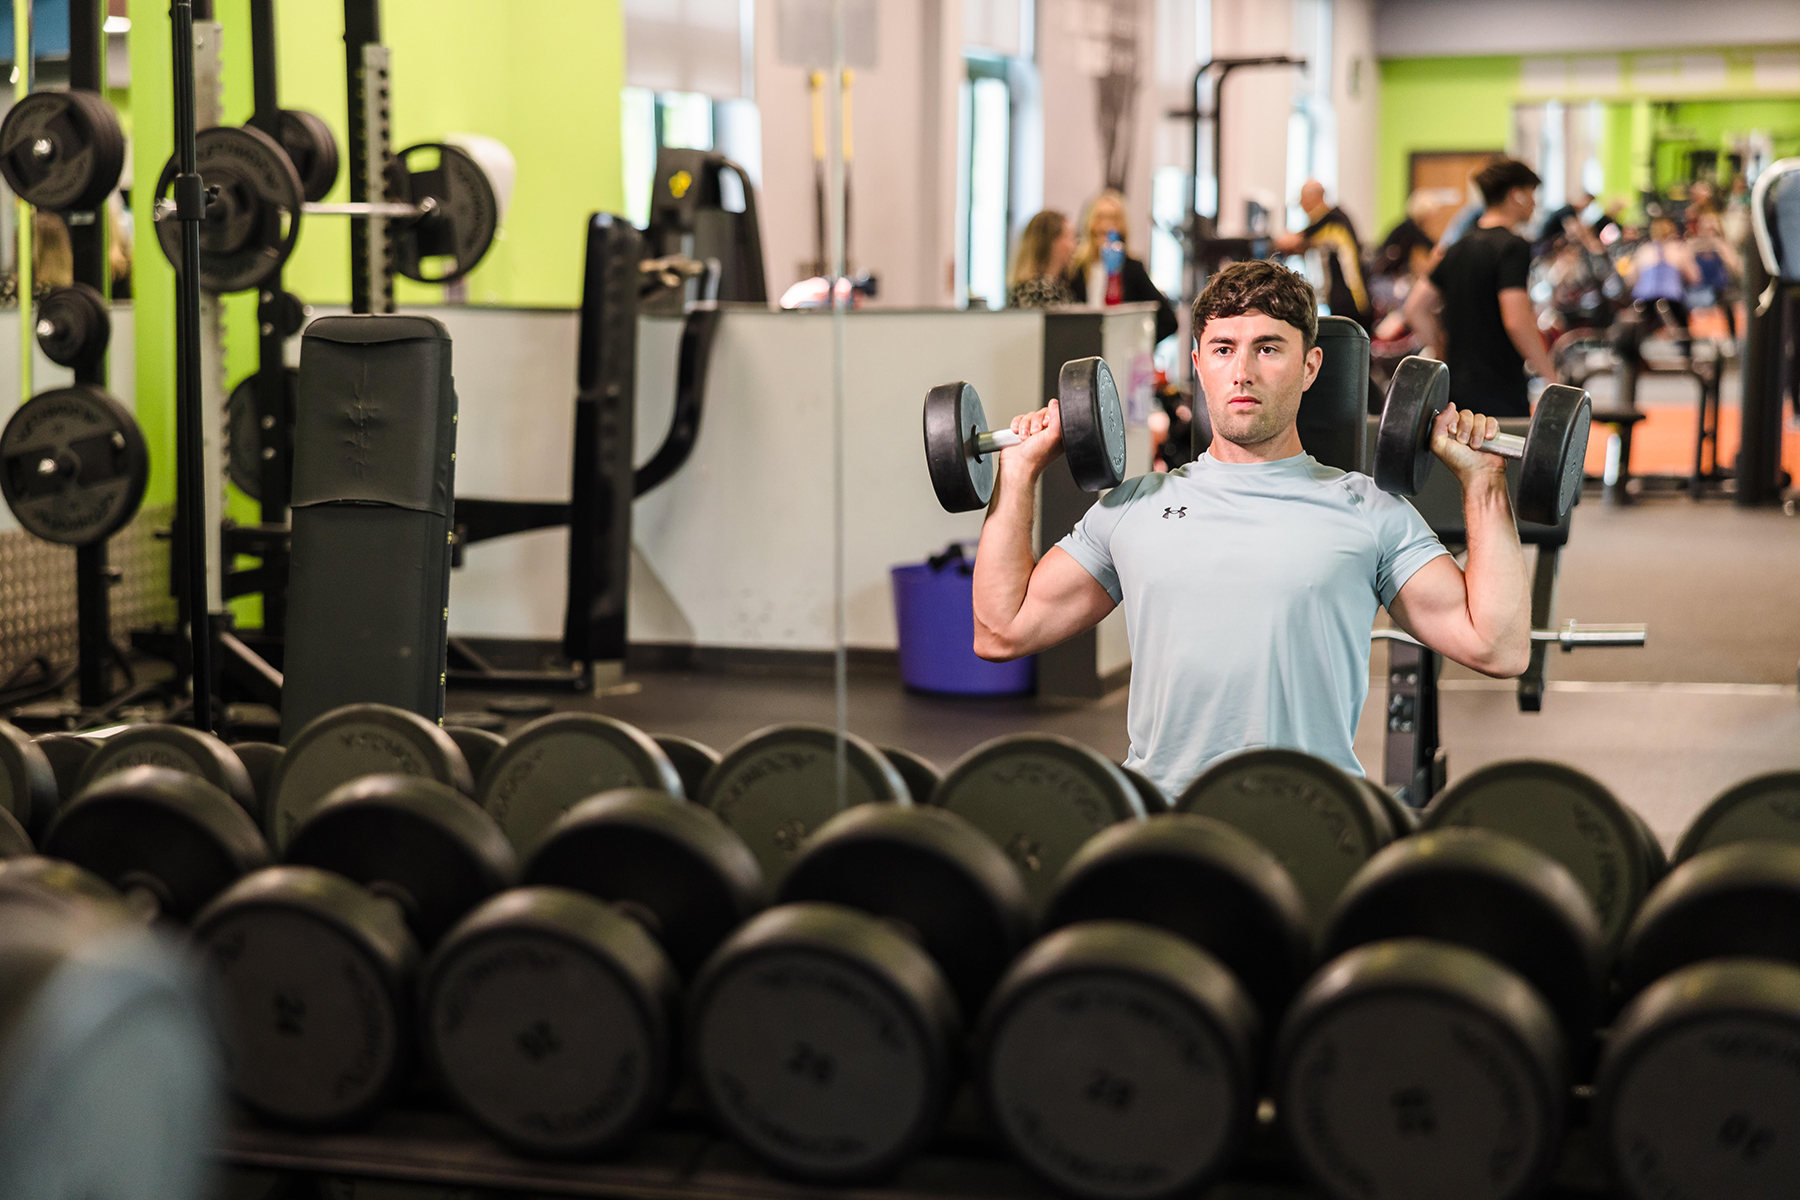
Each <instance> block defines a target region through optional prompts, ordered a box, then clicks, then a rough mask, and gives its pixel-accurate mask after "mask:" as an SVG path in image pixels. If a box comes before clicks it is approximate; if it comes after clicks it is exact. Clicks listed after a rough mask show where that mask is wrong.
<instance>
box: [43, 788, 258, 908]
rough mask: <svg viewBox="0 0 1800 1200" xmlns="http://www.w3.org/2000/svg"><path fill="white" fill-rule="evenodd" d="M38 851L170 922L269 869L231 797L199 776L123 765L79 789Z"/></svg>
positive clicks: (246, 820) (247, 820) (252, 830)
mask: <svg viewBox="0 0 1800 1200" xmlns="http://www.w3.org/2000/svg"><path fill="white" fill-rule="evenodd" d="M43 852H44V854H46V855H47V856H49V857H51V858H60V859H64V860H66V861H68V862H72V863H74V864H76V865H77V866H80V867H84V868H86V869H87V870H89V871H91V872H93V873H94V874H95V875H97V876H99V877H100V878H101V879H104V880H105V881H106V882H107V883H109V884H111V885H112V886H113V887H115V888H117V889H118V890H119V891H120V892H121V893H123V894H125V895H126V896H127V899H128V900H130V901H131V902H132V907H133V908H135V909H138V910H139V911H141V912H142V911H146V910H148V911H149V912H153V913H154V915H156V916H159V917H161V918H163V919H164V920H168V921H172V922H175V923H176V924H186V923H187V922H188V921H190V920H192V919H193V916H194V914H195V913H197V912H198V911H200V908H201V906H202V905H204V904H206V903H207V901H209V900H211V899H212V898H213V897H214V896H217V895H218V894H219V893H220V892H222V891H224V890H225V889H226V888H227V887H229V886H230V885H231V884H233V883H235V882H236V881H237V880H239V879H241V878H243V877H244V876H245V875H247V874H249V873H250V872H251V871H255V870H257V869H259V868H261V867H265V866H267V865H268V863H269V849H268V847H267V846H266V845H264V844H263V840H262V835H261V834H260V833H258V832H257V829H256V826H255V824H253V823H252V822H251V820H250V818H249V816H248V815H247V814H246V813H245V812H244V810H243V809H242V808H240V807H239V806H238V804H237V802H236V801H234V800H233V799H232V798H231V797H230V796H229V795H227V794H226V793H225V792H223V791H221V790H220V789H219V788H217V787H215V786H214V785H213V784H211V783H208V782H207V781H206V780H205V779H203V778H201V777H200V776H198V775H193V774H188V773H185V772H182V771H173V770H170V769H168V768H167V767H154V766H140V767H127V768H125V769H124V770H121V771H116V772H112V773H109V774H107V775H105V776H104V777H102V778H100V779H98V780H96V781H95V782H93V783H90V784H88V785H87V786H85V787H84V788H82V790H81V791H79V792H77V793H76V794H75V796H74V798H72V799H71V800H70V801H69V802H68V803H67V804H66V805H64V806H63V809H62V811H61V812H59V813H58V814H57V815H56V821H55V822H54V823H53V824H52V825H51V826H50V829H49V832H47V833H45V834H44V838H43Z"/></svg>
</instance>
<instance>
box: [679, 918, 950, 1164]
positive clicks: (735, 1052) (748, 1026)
mask: <svg viewBox="0 0 1800 1200" xmlns="http://www.w3.org/2000/svg"><path fill="white" fill-rule="evenodd" d="M688 1014H689V1019H688V1023H687V1028H688V1031H689V1033H688V1036H689V1039H690V1047H691V1057H692V1062H693V1078H694V1082H695V1084H696V1086H697V1087H698V1088H699V1090H700V1094H701V1096H702V1097H703V1098H704V1099H705V1101H706V1104H707V1107H708V1108H710V1109H711V1110H712V1112H713V1114H714V1116H715V1117H716V1118H717V1119H718V1121H719V1123H720V1124H721V1125H722V1126H724V1127H725V1129H727V1130H728V1131H729V1132H730V1133H731V1134H732V1135H733V1136H734V1137H735V1138H737V1140H738V1141H739V1142H741V1143H743V1144H744V1145H745V1146H746V1147H748V1148H749V1149H750V1150H751V1151H752V1152H754V1153H755V1154H756V1155H757V1156H758V1157H760V1158H762V1159H763V1160H764V1161H766V1162H768V1163H769V1164H770V1165H772V1166H774V1167H775V1168H776V1169H778V1170H780V1171H783V1172H785V1173H787V1174H789V1175H793V1176H796V1177H798V1178H801V1179H805V1180H812V1181H816V1182H828V1183H845V1182H853V1181H860V1180H868V1179H874V1178H877V1177H879V1176H881V1175H883V1174H884V1173H886V1172H888V1171H890V1170H891V1169H893V1168H894V1167H896V1166H898V1165H899V1164H900V1163H901V1162H902V1161H904V1160H905V1159H906V1158H907V1157H908V1156H910V1155H911V1154H912V1153H913V1152H914V1151H916V1150H917V1149H919V1148H920V1147H921V1146H922V1145H923V1144H924V1143H925V1141H926V1139H927V1138H928V1137H930V1135H931V1134H932V1132H933V1131H934V1130H935V1128H936V1126H937V1123H938V1119H939V1117H940V1115H941V1114H942V1112H943V1110H944V1106H945V1103H946V1101H947V1099H948V1097H949V1093H950V1086H951V1083H952V1075H951V1064H952V1061H953V1057H954V1055H955V1054H956V1052H957V1047H958V1042H959V1041H960V1038H961V1035H962V1030H961V1026H960V1023H959V1022H958V1020H957V1016H956V1004H955V1001H954V1000H953V999H952V997H951V995H950V992H949V990H948V989H947V988H946V987H945V985H944V981H943V977H942V976H941V975H939V974H938V972H937V969H936V968H935V967H934V966H933V965H932V963H931V960H930V959H929V958H927V957H926V956H925V953H924V951H922V950H920V949H919V948H918V947H917V946H915V945H914V944H913V943H912V942H911V941H909V940H908V939H907V938H906V937H905V936H904V935H903V934H901V933H900V932H899V931H898V930H896V929H894V928H893V927H892V926H890V925H889V924H887V923H886V922H884V921H881V920H878V919H876V918H874V917H871V916H868V915H867V914H865V913H859V912H853V911H851V910H849V909H846V908H840V907H838V906H836V905H831V904H788V905H783V906H781V907H779V908H773V909H770V910H769V911H768V912H765V913H763V914H762V915H760V916H758V917H753V918H752V919H751V920H750V921H748V922H747V923H746V924H745V925H744V926H743V927H742V928H740V929H739V930H738V931H737V932H736V933H735V934H733V935H732V936H731V937H730V938H729V939H728V940H727V941H726V943H725V944H724V945H723V946H721V947H720V948H719V952H718V953H717V954H716V955H714V956H713V958H712V960H711V961H710V962H708V963H707V965H706V969H705V970H704V971H702V972H701V975H700V978H699V979H698V980H696V982H695V984H694V987H693V989H692V992H691V995H690V999H689V1005H688Z"/></svg>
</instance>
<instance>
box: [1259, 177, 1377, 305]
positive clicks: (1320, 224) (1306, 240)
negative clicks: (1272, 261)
mask: <svg viewBox="0 0 1800 1200" xmlns="http://www.w3.org/2000/svg"><path fill="white" fill-rule="evenodd" d="M1300 207H1301V209H1302V210H1303V211H1304V212H1305V213H1306V220H1307V222H1308V224H1307V226H1306V228H1305V229H1303V230H1301V231H1300V232H1299V233H1284V234H1282V235H1280V236H1279V237H1277V238H1276V239H1275V248H1276V249H1277V250H1280V251H1282V252H1283V253H1284V254H1299V253H1302V252H1303V251H1306V250H1317V251H1319V254H1320V256H1321V257H1322V258H1323V259H1324V260H1325V287H1324V288H1323V289H1322V290H1323V291H1324V294H1325V304H1326V307H1328V308H1330V309H1331V315H1332V316H1334V317H1349V318H1350V319H1351V320H1353V321H1355V322H1357V323H1358V324H1359V325H1361V326H1362V327H1363V328H1364V329H1368V328H1369V327H1370V326H1371V325H1372V324H1373V323H1374V320H1375V315H1374V310H1373V308H1372V307H1371V306H1370V304H1369V289H1368V287H1367V286H1366V285H1365V283H1364V282H1363V261H1362V241H1361V239H1359V238H1358V237H1357V236H1356V226H1354V225H1352V224H1351V223H1350V216H1349V214H1348V213H1346V212H1345V211H1344V210H1343V209H1341V208H1338V207H1336V206H1335V205H1330V204H1327V203H1325V185H1324V184H1322V183H1320V182H1319V181H1318V180H1316V179H1309V180H1307V181H1306V182H1305V183H1303V184H1301V185H1300Z"/></svg>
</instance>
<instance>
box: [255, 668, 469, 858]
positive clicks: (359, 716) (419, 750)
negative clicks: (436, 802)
mask: <svg viewBox="0 0 1800 1200" xmlns="http://www.w3.org/2000/svg"><path fill="white" fill-rule="evenodd" d="M391 774H400V775H418V776H421V777H423V778H426V779H435V780H437V781H438V782H439V783H443V784H448V785H449V786H451V787H453V788H455V789H456V790H457V791H459V792H461V793H462V794H463V795H465V796H467V795H472V794H473V793H474V791H475V785H474V782H473V780H471V778H470V777H469V764H468V763H467V762H465V761H464V760H463V756H462V751H461V750H458V749H457V748H456V743H455V742H454V741H452V740H451V739H450V735H449V734H447V733H445V732H444V731H443V730H442V729H440V728H439V727H438V726H436V725H434V724H432V723H431V722H430V721H427V720H426V719H425V718H424V717H421V716H419V715H418V714H417V713H410V712H407V711H406V710H405V709H400V708H390V707H389V706H387V705H385V704H349V705H345V706H344V707H343V708H335V709H332V710H331V711H330V712H328V713H325V714H323V715H321V716H319V717H316V718H314V719H313V721H312V722H311V723H310V724H308V725H307V726H306V727H305V728H304V729H302V730H301V731H300V732H299V733H297V734H295V735H294V739H293V741H292V742H291V743H289V745H288V748H287V753H286V754H284V755H282V758H281V766H280V768H279V769H278V770H277V771H276V772H275V780H274V782H273V784H271V788H272V791H271V793H270V795H271V801H270V803H269V804H268V805H267V807H268V810H269V813H268V817H269V819H268V822H267V824H266V826H265V828H266V829H267V832H268V835H269V845H270V846H272V847H274V849H275V850H276V851H277V852H280V850H281V849H282V848H283V847H284V846H286V845H287V843H288V839H289V838H291V837H292V836H293V834H294V830H296V829H298V828H299V827H300V825H301V823H302V822H303V821H305V820H306V818H307V817H308V816H309V815H311V813H312V811H313V809H315V808H317V807H318V805H319V801H321V800H323V799H324V798H325V794H326V793H327V792H329V791H331V789H333V788H335V787H337V786H338V785H339V784H343V783H348V782H350V781H351V780H353V779H360V778H361V777H363V776H364V775H391Z"/></svg>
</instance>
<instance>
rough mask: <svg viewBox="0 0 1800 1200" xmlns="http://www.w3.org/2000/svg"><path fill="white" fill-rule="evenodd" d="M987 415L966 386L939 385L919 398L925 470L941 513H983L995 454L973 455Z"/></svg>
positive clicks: (990, 491) (991, 485)
mask: <svg viewBox="0 0 1800 1200" xmlns="http://www.w3.org/2000/svg"><path fill="white" fill-rule="evenodd" d="M986 430H987V414H986V413H985V412H983V411H982V408H981V397H980V396H978V395H976V394H975V388H974V386H973V385H972V384H967V383H963V382H961V381H960V380H959V381H957V382H956V383H940V384H938V385H937V386H936V387H934V388H932V389H931V390H930V391H929V392H926V393H925V465H926V468H927V469H928V470H929V471H930V472H931V490H932V491H933V492H935V493H937V500H938V503H939V504H940V505H942V506H943V508H944V511H945V512H953V513H957V512H974V511H975V510H976V509H978V508H986V507H987V502H988V498H989V497H990V496H992V495H993V494H994V468H995V464H996V460H997V459H998V458H999V455H998V453H995V454H976V453H975V435H976V434H978V433H984V432H986Z"/></svg>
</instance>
